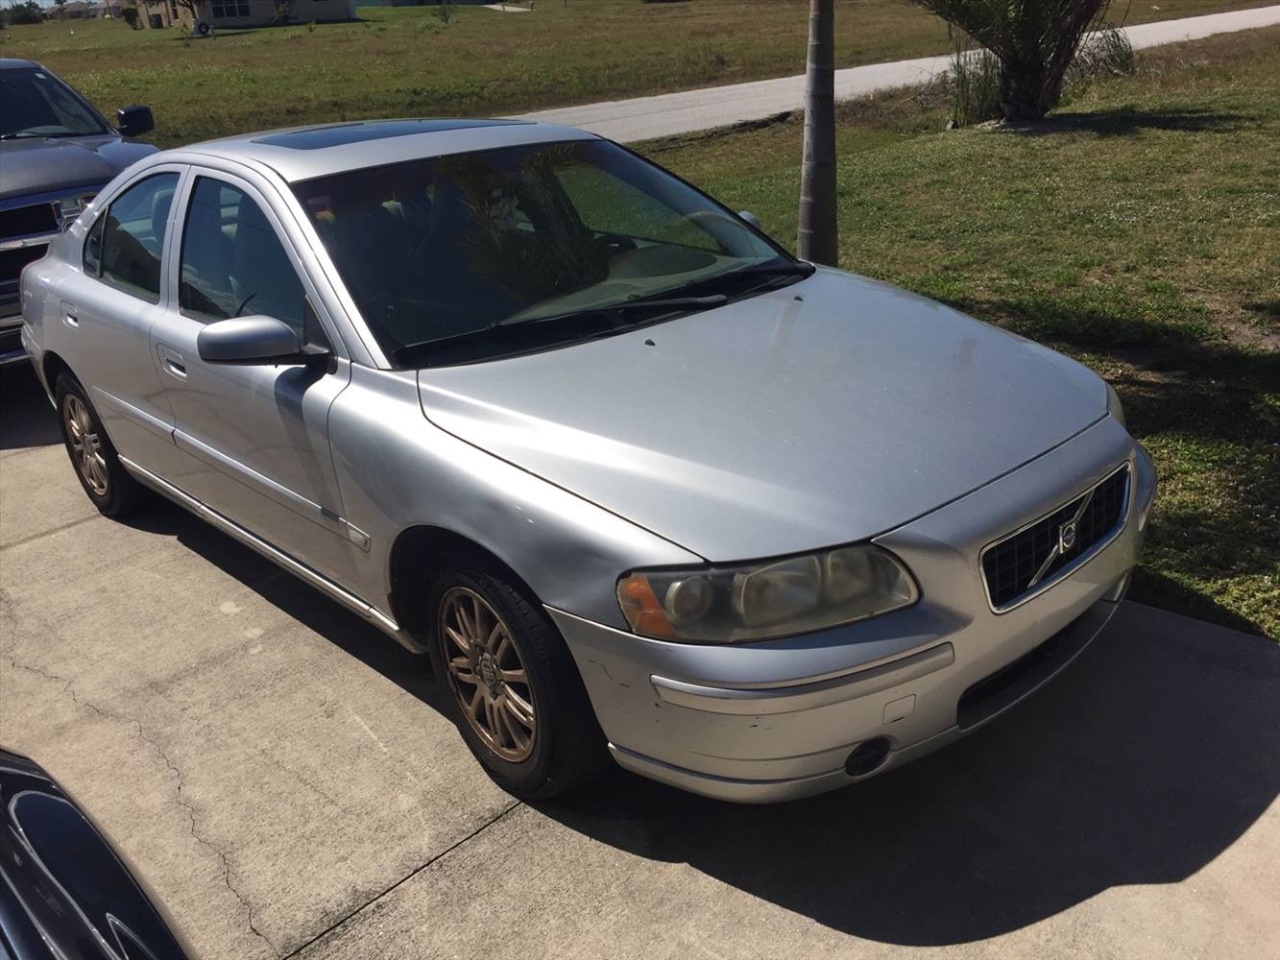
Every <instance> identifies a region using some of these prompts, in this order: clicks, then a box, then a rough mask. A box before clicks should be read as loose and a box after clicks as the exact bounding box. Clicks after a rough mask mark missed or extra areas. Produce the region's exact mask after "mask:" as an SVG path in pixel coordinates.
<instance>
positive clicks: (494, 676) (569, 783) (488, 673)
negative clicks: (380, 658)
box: [430, 564, 607, 800]
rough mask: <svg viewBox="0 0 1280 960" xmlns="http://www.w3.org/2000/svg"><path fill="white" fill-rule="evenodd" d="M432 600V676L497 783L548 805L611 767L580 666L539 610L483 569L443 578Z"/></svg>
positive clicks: (460, 570)
mask: <svg viewBox="0 0 1280 960" xmlns="http://www.w3.org/2000/svg"><path fill="white" fill-rule="evenodd" d="M431 602H432V608H433V610H434V611H435V616H434V630H433V634H434V636H433V638H432V643H431V644H430V651H431V659H432V664H433V666H434V668H435V671H436V676H437V677H439V678H440V679H441V681H442V682H443V684H444V686H445V687H446V688H447V689H448V691H449V705H450V708H451V710H452V712H453V720H454V722H455V724H456V725H457V726H458V729H459V731H460V732H461V733H462V737H463V739H464V740H465V741H466V742H467V746H468V747H470V748H471V752H472V753H473V754H475V756H476V759H478V760H479V761H480V763H481V764H482V765H483V766H484V768H485V770H486V771H487V772H488V774H489V775H490V776H491V777H492V778H493V779H494V780H495V781H497V783H498V785H499V786H501V787H502V788H503V789H504V790H506V791H507V792H508V793H511V794H513V795H515V796H517V797H519V798H521V799H523V800H545V799H548V798H550V797H554V796H559V795H561V794H564V793H568V792H569V791H570V790H573V789H574V788H575V787H577V786H580V785H581V784H582V783H584V782H585V781H587V780H589V779H591V778H592V777H593V776H594V775H595V774H596V773H598V772H599V771H600V770H601V769H602V768H603V767H604V766H605V765H607V753H606V751H605V748H604V735H603V734H602V733H601V732H600V727H599V725H598V724H597V723H596V719H595V714H594V713H593V711H592V710H591V705H590V703H589V701H588V700H587V695H586V691H585V689H584V688H583V686H582V679H581V677H580V676H579V675H578V672H577V667H576V666H575V664H574V662H573V658H572V656H571V655H570V654H569V650H568V648H567V647H565V644H564V640H563V639H561V637H560V634H559V632H558V631H557V630H556V628H555V626H554V625H553V624H552V623H551V622H550V621H549V620H548V619H547V617H546V614H545V613H543V612H542V610H541V609H540V608H539V606H538V605H537V604H536V603H533V602H531V601H530V600H529V599H527V598H526V597H525V595H524V594H523V592H521V591H520V590H517V589H516V588H514V587H513V586H511V585H510V584H509V583H508V582H507V580H506V579H505V578H504V577H503V576H502V575H500V574H499V573H497V572H494V571H490V570H489V569H487V568H486V566H485V565H483V564H466V565H464V566H462V567H459V568H456V569H454V570H451V571H449V572H448V573H446V574H445V575H444V576H443V577H441V578H440V580H439V581H438V582H437V583H436V585H435V589H434V590H433V591H432V601H431Z"/></svg>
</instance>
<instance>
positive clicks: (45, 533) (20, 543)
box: [0, 513, 102, 551]
mask: <svg viewBox="0 0 1280 960" xmlns="http://www.w3.org/2000/svg"><path fill="white" fill-rule="evenodd" d="M101 519H102V516H101V515H100V514H97V513H95V514H93V515H92V516H89V517H81V518H80V519H79V520H72V521H70V522H69V523H64V524H61V525H59V526H56V527H50V528H49V529H48V530H41V531H40V532H39V533H33V534H31V535H30V536H26V537H23V538H21V539H20V540H14V541H13V542H12V543H5V544H0V551H5V550H16V549H17V548H18V547H25V546H26V545H27V544H28V543H35V542H36V541H37V540H43V539H44V538H45V537H52V536H53V535H54V534H56V533H62V532H64V531H66V530H71V529H73V528H75V527H79V526H83V525H84V524H86V523H93V521H95V520H101Z"/></svg>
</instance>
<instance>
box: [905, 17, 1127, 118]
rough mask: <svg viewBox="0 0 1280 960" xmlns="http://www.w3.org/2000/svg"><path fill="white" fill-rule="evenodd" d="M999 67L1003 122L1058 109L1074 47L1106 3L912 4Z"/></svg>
mask: <svg viewBox="0 0 1280 960" xmlns="http://www.w3.org/2000/svg"><path fill="white" fill-rule="evenodd" d="M914 2H915V3H917V4H918V5H920V6H922V7H924V8H925V9H926V10H930V11H932V12H933V13H936V14H937V15H938V16H940V17H941V18H942V19H944V20H946V21H947V22H948V23H949V24H951V25H952V26H954V27H957V28H958V29H960V30H962V31H964V33H966V34H967V35H968V36H969V37H971V38H972V39H973V40H974V41H976V42H977V43H979V44H981V45H982V46H983V47H985V48H986V49H987V50H989V51H991V53H992V54H993V55H995V57H996V58H997V59H998V60H999V61H1000V70H999V78H998V82H997V85H996V100H997V103H998V104H999V108H1000V115H1001V116H1002V117H1004V118H1005V119H1006V120H1039V119H1040V118H1042V117H1043V116H1044V115H1045V114H1046V113H1048V112H1049V111H1050V110H1052V109H1053V108H1054V107H1056V106H1057V105H1058V102H1059V100H1060V99H1061V97H1062V87H1063V84H1064V82H1065V81H1066V75H1067V70H1068V68H1069V67H1070V66H1071V62H1072V61H1073V60H1074V59H1075V56H1076V51H1077V50H1078V48H1079V46H1080V41H1081V40H1082V39H1083V37H1084V36H1085V34H1086V33H1088V32H1089V31H1090V30H1096V29H1098V28H1099V27H1100V26H1101V25H1102V16H1103V14H1104V13H1105V12H1106V9H1107V5H1108V2H1109V0H1021V2H1019V3H1009V2H1008V0H914Z"/></svg>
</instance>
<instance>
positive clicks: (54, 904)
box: [0, 749, 190, 960]
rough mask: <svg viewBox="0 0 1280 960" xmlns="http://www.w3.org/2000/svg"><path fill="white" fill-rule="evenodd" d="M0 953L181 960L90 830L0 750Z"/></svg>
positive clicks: (147, 899)
mask: <svg viewBox="0 0 1280 960" xmlns="http://www.w3.org/2000/svg"><path fill="white" fill-rule="evenodd" d="M0 943H4V944H7V945H8V947H9V949H10V950H11V951H13V955H14V957H15V960H119V958H122V957H123V958H126V960H144V958H147V960H189V957H190V950H189V948H188V947H187V946H186V945H185V944H184V943H182V941H181V937H180V935H179V934H176V933H175V932H174V931H173V929H172V928H171V927H170V926H169V921H168V920H167V918H166V917H165V916H164V914H163V912H162V910H161V908H159V907H158V906H157V905H156V903H155V902H154V901H153V899H152V898H151V896H150V895H149V894H148V893H147V892H146V890H145V889H144V888H143V887H142V885H141V883H140V882H139V881H138V879H137V878H136V877H134V876H133V875H132V874H131V873H130V871H129V868H128V867H127V866H126V865H125V864H124V862H123V860H121V859H120V855H119V854H118V853H117V852H116V851H115V849H114V848H113V847H112V846H111V844H110V843H109V842H108V841H107V840H106V838H105V837H104V836H103V835H102V833H101V832H100V831H99V830H98V828H97V826H96V825H95V824H94V823H93V821H92V820H91V819H89V817H88V816H87V815H86V814H85V813H84V812H83V811H82V810H81V809H80V808H79V807H77V806H76V804H75V802H74V801H73V800H72V799H71V798H70V797H69V796H68V795H67V794H66V793H65V792H64V791H63V789H62V788H61V787H60V786H59V785H58V784H57V782H55V781H54V780H53V778H51V777H50V776H49V774H47V773H46V772H45V771H44V770H42V769H41V768H40V767H39V766H38V765H37V764H35V763H33V762H32V761H31V760H29V759H27V758H26V757H23V756H19V755H18V754H14V753H10V752H8V751H6V750H3V749H0ZM3 954H4V950H3V949H0V955H3Z"/></svg>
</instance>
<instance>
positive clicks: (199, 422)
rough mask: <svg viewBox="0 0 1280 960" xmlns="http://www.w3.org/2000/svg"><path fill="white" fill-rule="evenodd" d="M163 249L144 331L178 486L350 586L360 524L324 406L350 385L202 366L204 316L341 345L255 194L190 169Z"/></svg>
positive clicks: (291, 373) (322, 370)
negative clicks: (256, 319) (167, 263)
mask: <svg viewBox="0 0 1280 960" xmlns="http://www.w3.org/2000/svg"><path fill="white" fill-rule="evenodd" d="M177 230H178V232H177V234H176V236H175V238H174V241H175V242H174V243H173V244H172V245H171V250H172V252H173V255H174V256H175V258H176V260H175V266H174V270H173V271H172V273H173V276H172V278H171V285H172V287H173V289H172V290H171V296H170V298H169V300H168V301H167V302H166V304H165V307H164V309H163V310H162V311H161V313H160V315H159V317H158V318H157V320H156V323H155V324H154V326H153V328H152V334H151V341H152V361H153V363H154V365H155V370H156V371H157V373H158V376H159V378H160V380H161V382H163V383H164V385H165V390H166V393H167V395H168V397H169V400H170V403H171V405H172V408H173V414H174V422H175V427H176V430H175V433H174V438H175V440H176V442H177V446H178V449H179V450H180V451H181V452H182V454H183V456H184V463H183V467H182V470H181V473H180V476H179V477H178V478H177V480H176V481H175V482H176V483H177V485H178V486H179V487H180V488H182V489H183V490H184V491H186V492H187V493H188V494H190V495H191V496H193V497H196V498H197V499H199V500H200V501H202V502H203V503H205V504H207V505H208V506H210V507H212V508H213V509H215V510H217V511H218V512H219V513H221V514H223V515H224V516H226V517H228V518H230V519H232V520H234V521H235V522H236V523H238V524H240V525H241V526H243V527H245V528H246V529H248V530H250V531H251V532H253V533H255V534H257V535H258V536H259V537H261V538H262V539H264V540H267V541H268V542H269V543H271V544H273V545H274V546H276V547H277V548H279V549H281V550H283V551H284V552H286V553H288V554H290V555H291V556H293V557H294V558H296V559H298V560H299V561H301V562H302V563H304V564H306V565H307V566H309V567H311V568H313V569H315V570H318V571H319V572H320V573H322V574H324V575H325V576H327V577H329V578H330V579H333V580H337V581H338V582H339V583H346V582H349V580H350V577H351V573H352V569H353V560H354V557H353V556H352V551H357V550H359V549H361V548H362V546H363V541H362V539H361V537H360V536H359V534H358V532H356V531H353V530H351V528H350V527H349V526H348V524H347V523H346V521H345V520H344V519H343V511H342V500H341V496H340V494H339V492H338V484H337V478H336V476H335V471H334V466H333V458H332V456H331V454H330V450H329V432H328V414H329V407H330V405H331V404H332V403H333V401H334V398H336V397H337V396H338V394H339V393H340V392H341V391H342V390H343V389H344V388H345V387H346V385H347V383H348V381H349V379H350V366H349V363H348V361H347V360H346V359H344V358H342V357H340V356H337V355H336V354H335V355H334V356H333V357H332V360H331V362H329V363H328V365H321V366H315V365H313V366H303V365H278V366H248V365H231V364H207V363H205V362H203V361H202V360H201V359H200V355H199V351H198V349H197V344H196V338H197V336H198V335H199V333H200V331H201V330H202V329H203V328H204V327H205V325H206V324H209V323H214V322H216V321H218V320H221V319H226V318H230V317H237V316H250V315H267V316H272V317H275V318H276V319H278V320H282V321H284V322H285V323H287V324H289V325H290V326H292V327H293V328H294V329H295V330H296V331H297V332H298V334H299V336H300V337H301V338H302V339H303V341H304V342H308V343H311V344H313V345H316V346H324V347H328V348H330V349H332V348H333V345H334V344H335V343H336V342H337V340H336V338H335V337H333V336H332V335H331V333H330V330H331V328H328V329H327V321H326V319H324V318H323V317H322V314H321V313H320V312H319V311H318V310H317V306H316V305H317V304H319V303H320V302H321V301H320V299H319V297H318V296H317V295H316V291H315V290H314V288H313V287H312V285H311V284H310V282H309V280H308V279H307V278H306V275H305V273H304V271H303V270H302V269H301V262H300V260H299V258H298V257H297V256H296V254H294V252H293V251H292V249H291V243H292V241H291V240H290V239H289V236H288V233H287V231H286V230H285V229H284V222H283V221H282V220H281V218H280V217H279V216H278V215H277V213H276V212H275V211H274V210H273V209H272V206H271V204H270V203H269V202H268V200H267V197H266V194H265V193H264V191H263V190H261V189H259V188H257V187H256V186H255V185H253V184H251V183H250V182H248V181H247V180H245V179H241V178H239V177H237V176H234V175H232V174H229V173H226V172H222V171H215V170H201V169H199V168H193V170H192V175H191V178H190V181H189V183H188V184H187V187H186V190H185V202H184V204H183V208H182V213H181V218H180V221H179V223H178V225H177Z"/></svg>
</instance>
